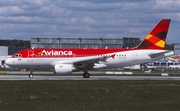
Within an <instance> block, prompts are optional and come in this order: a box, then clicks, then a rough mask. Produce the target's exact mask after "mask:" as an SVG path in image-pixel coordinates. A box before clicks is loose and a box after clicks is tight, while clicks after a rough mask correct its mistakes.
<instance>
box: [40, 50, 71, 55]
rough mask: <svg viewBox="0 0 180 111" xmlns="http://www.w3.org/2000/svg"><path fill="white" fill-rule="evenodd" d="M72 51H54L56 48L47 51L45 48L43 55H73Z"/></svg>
mask: <svg viewBox="0 0 180 111" xmlns="http://www.w3.org/2000/svg"><path fill="white" fill-rule="evenodd" d="M72 54H73V53H72V51H54V50H51V51H46V50H43V51H42V53H41V55H49V56H50V55H52V56H53V55H57V56H59V55H72Z"/></svg>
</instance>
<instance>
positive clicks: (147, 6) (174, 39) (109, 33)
mask: <svg viewBox="0 0 180 111" xmlns="http://www.w3.org/2000/svg"><path fill="white" fill-rule="evenodd" d="M179 7H180V0H0V39H22V40H30V39H31V38H32V37H83V38H84V37H97V38H100V37H101V38H115V37H116V38H118V37H119V38H121V37H138V38H140V39H141V40H142V39H143V38H144V37H145V36H146V35H147V34H148V33H149V31H150V30H151V29H152V28H153V27H154V26H155V25H156V24H157V23H158V22H159V21H160V20H161V19H163V18H168V19H171V24H170V28H169V32H168V38H167V43H180V39H179V38H180V37H179V35H180V8H179Z"/></svg>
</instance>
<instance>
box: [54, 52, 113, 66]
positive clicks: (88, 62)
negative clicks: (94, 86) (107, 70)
mask: <svg viewBox="0 0 180 111" xmlns="http://www.w3.org/2000/svg"><path fill="white" fill-rule="evenodd" d="M114 56H115V54H111V55H110V56H105V55H99V56H91V57H80V58H75V59H70V60H66V61H56V62H53V63H52V64H51V65H53V66H54V65H55V64H73V65H74V66H75V67H81V68H83V67H86V66H91V67H92V66H94V64H96V63H99V62H100V61H103V62H105V61H106V60H107V59H108V58H111V57H112V58H113V57H114Z"/></svg>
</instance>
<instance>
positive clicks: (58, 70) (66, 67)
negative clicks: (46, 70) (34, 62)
mask: <svg viewBox="0 0 180 111" xmlns="http://www.w3.org/2000/svg"><path fill="white" fill-rule="evenodd" d="M73 70H75V68H74V66H73V65H72V64H55V66H54V74H60V75H64V74H71V73H72V71H73Z"/></svg>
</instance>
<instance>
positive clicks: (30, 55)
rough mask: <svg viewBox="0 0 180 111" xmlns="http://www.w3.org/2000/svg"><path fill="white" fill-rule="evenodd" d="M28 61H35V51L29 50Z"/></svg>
mask: <svg viewBox="0 0 180 111" xmlns="http://www.w3.org/2000/svg"><path fill="white" fill-rule="evenodd" d="M28 62H34V51H32V50H31V51H28Z"/></svg>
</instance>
